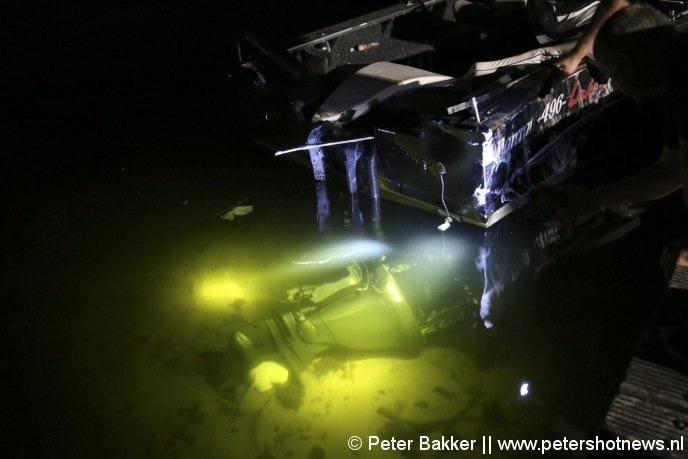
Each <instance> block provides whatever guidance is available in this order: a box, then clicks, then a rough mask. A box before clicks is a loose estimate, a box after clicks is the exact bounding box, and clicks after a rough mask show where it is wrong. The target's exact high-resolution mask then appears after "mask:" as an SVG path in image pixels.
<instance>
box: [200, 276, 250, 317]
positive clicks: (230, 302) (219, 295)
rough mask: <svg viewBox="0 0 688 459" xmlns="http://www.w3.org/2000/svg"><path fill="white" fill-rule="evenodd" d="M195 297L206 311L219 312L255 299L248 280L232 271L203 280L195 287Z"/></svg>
mask: <svg viewBox="0 0 688 459" xmlns="http://www.w3.org/2000/svg"><path fill="white" fill-rule="evenodd" d="M194 297H195V299H196V301H197V302H198V303H199V304H200V305H202V306H203V307H204V308H205V309H209V310H217V311H219V310H223V309H228V308H232V307H234V308H236V307H237V306H240V305H241V304H243V303H245V302H246V301H248V300H251V299H253V298H252V297H253V295H252V289H251V288H250V286H249V283H248V282H247V280H246V279H245V278H242V277H241V276H237V275H236V274H235V273H233V272H231V271H222V272H211V273H209V274H208V275H207V276H205V277H203V278H201V279H200V280H199V281H198V282H197V283H196V285H195V287H194Z"/></svg>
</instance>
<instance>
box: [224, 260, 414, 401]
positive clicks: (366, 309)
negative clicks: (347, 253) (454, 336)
mask: <svg viewBox="0 0 688 459" xmlns="http://www.w3.org/2000/svg"><path fill="white" fill-rule="evenodd" d="M347 269H348V271H349V274H348V275H347V276H346V277H343V278H341V279H339V280H337V281H335V282H331V283H326V284H322V285H319V286H315V287H304V288H300V289H296V290H294V291H292V292H291V294H290V297H289V299H290V301H293V302H294V303H295V305H297V306H298V307H296V308H294V309H292V310H290V311H287V312H283V313H281V314H279V315H277V316H275V317H272V318H270V319H268V320H265V321H263V322H261V323H258V324H255V325H252V326H250V327H247V328H246V329H244V330H242V331H239V332H236V333H235V334H234V335H233V336H232V339H231V342H232V345H233V346H234V347H235V348H236V349H237V350H238V351H239V353H240V354H241V356H242V357H243V359H244V361H245V362H246V363H247V365H248V367H249V368H252V369H255V368H258V367H259V366H260V365H261V364H262V363H265V362H278V363H280V364H283V365H286V366H287V367H289V368H291V369H292V370H294V371H296V372H299V371H301V370H303V369H305V368H306V367H307V366H308V365H309V364H310V362H311V361H312V360H313V359H314V358H315V357H316V356H317V355H319V354H322V353H323V352H325V351H328V350H330V349H341V350H345V351H346V350H349V351H357V352H373V353H379V352H382V353H390V352H397V353H398V352H401V353H414V352H416V351H418V350H419V349H420V346H421V344H422V341H423V339H422V333H421V329H420V327H419V324H418V320H417V318H416V314H415V313H414V311H413V310H412V309H411V306H409V304H408V303H407V302H406V300H405V299H404V297H403V295H402V293H401V291H400V290H399V288H398V286H397V284H396V282H395V280H394V278H393V276H392V274H391V273H390V272H389V269H388V268H387V267H386V266H385V265H384V264H382V263H380V262H377V263H354V264H352V265H350V266H348V267H347ZM267 388H269V387H267Z"/></svg>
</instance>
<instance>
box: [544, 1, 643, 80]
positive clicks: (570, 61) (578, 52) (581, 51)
mask: <svg viewBox="0 0 688 459" xmlns="http://www.w3.org/2000/svg"><path fill="white" fill-rule="evenodd" d="M629 5H630V3H629V1H628V0H602V1H601V3H600V5H599V6H598V7H597V11H595V15H594V16H593V17H592V20H591V21H590V24H589V25H588V28H587V29H586V30H585V33H584V34H583V36H582V37H581V39H580V40H579V41H578V43H577V44H576V46H575V47H574V48H573V49H572V50H571V51H569V52H568V53H566V54H565V55H564V56H563V57H562V58H561V59H559V60H558V61H557V67H558V68H559V69H560V70H561V72H562V73H564V74H565V75H571V74H572V73H573V72H575V71H576V69H577V68H578V65H580V63H581V61H582V60H583V59H584V58H585V56H587V55H588V53H590V52H591V51H592V48H593V45H594V44H595V38H596V37H597V32H599V30H600V28H601V27H602V24H604V22H605V21H606V20H607V19H608V18H609V17H610V16H612V15H613V14H614V13H616V12H617V11H619V10H620V9H622V8H624V7H626V6H629Z"/></svg>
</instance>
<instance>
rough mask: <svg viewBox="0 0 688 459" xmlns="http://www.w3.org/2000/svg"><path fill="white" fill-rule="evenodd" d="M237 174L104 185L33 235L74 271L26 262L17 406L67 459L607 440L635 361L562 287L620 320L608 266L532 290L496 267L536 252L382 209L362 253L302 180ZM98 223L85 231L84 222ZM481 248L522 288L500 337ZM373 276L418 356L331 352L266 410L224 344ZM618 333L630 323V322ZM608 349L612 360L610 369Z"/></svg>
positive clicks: (123, 179)
mask: <svg viewBox="0 0 688 459" xmlns="http://www.w3.org/2000/svg"><path fill="white" fill-rule="evenodd" d="M225 171H226V169H225V170H223V171H217V173H216V174H215V175H213V174H212V173H210V172H208V171H207V170H204V171H203V173H202V174H199V177H198V179H193V178H186V179H185V180H182V181H180V180H178V179H177V180H174V181H172V182H173V183H174V184H175V186H170V182H171V180H170V179H169V178H167V177H159V176H156V175H155V174H147V175H146V174H141V176H140V177H137V176H132V177H129V176H117V177H116V178H107V179H99V180H94V181H93V182H92V183H85V184H83V185H81V187H82V188H85V189H97V190H98V193H97V194H95V193H83V192H82V189H81V188H80V189H75V190H74V192H73V193H72V194H71V195H70V196H69V202H70V205H71V208H72V209H73V210H72V211H71V212H72V213H68V214H65V213H58V212H56V213H55V214H49V213H39V212H36V217H35V218H34V220H32V221H31V225H28V224H27V227H34V228H36V231H38V232H40V233H41V234H49V232H48V231H43V229H47V228H50V231H51V232H52V235H53V236H52V237H53V238H54V240H55V241H59V243H55V244H54V247H52V246H51V247H52V251H51V252H50V253H51V255H52V256H55V257H57V258H59V259H60V260H62V261H63V263H62V264H61V266H63V268H62V269H59V270H58V269H54V266H55V265H54V264H46V263H36V262H35V261H36V259H35V258H34V259H27V260H26V263H25V264H26V272H31V273H32V276H30V277H29V276H26V279H27V280H26V283H25V285H24V287H23V288H21V289H20V290H17V291H16V292H15V297H16V299H17V302H18V303H21V304H24V305H25V306H24V307H23V308H20V309H19V310H18V313H17V314H18V317H19V319H17V320H15V321H14V326H15V330H16V332H17V333H18V334H21V335H22V336H23V337H24V338H25V339H26V341H27V342H28V343H31V344H30V346H31V347H29V348H28V349H30V352H29V355H30V358H27V359H23V360H22V361H20V362H19V363H18V364H19V365H20V366H21V367H22V368H23V373H22V375H23V376H22V377H24V375H25V374H29V375H30V377H29V379H30V380H31V381H32V383H31V385H29V386H27V387H26V388H24V389H18V391H19V392H18V394H19V395H18V400H21V401H22V402H21V405H20V408H17V411H21V412H22V416H24V419H25V420H27V419H28V420H30V422H29V424H30V425H32V426H33V427H36V426H38V427H39V428H42V429H43V432H45V437H44V438H48V439H50V442H51V443H52V445H54V448H55V449H56V450H58V451H68V452H69V453H70V455H72V456H74V457H93V456H94V455H96V454H98V455H100V456H103V455H104V456H112V457H125V456H126V457H144V456H145V457H261V458H270V457H274V458H282V457H294V458H309V457H312V458H320V457H350V456H351V457H354V456H353V454H352V453H350V452H349V450H348V448H347V446H346V441H347V439H348V438H349V437H350V436H352V435H359V436H361V437H362V438H366V437H367V436H368V435H378V436H380V437H381V438H391V437H392V436H395V437H396V438H399V439H412V438H417V437H418V436H419V435H427V436H430V437H432V438H440V437H441V436H442V435H445V436H452V435H453V436H454V437H455V438H459V437H460V438H468V439H470V438H479V437H480V436H481V435H492V436H493V437H496V438H539V437H543V436H547V437H550V438H560V437H563V436H564V435H567V436H568V437H569V438H571V437H572V436H576V435H581V432H580V430H579V429H577V428H574V427H571V425H576V426H579V427H581V428H582V429H581V430H583V431H585V432H587V433H590V432H591V431H592V430H593V429H594V426H595V424H596V423H597V422H598V421H599V419H600V416H601V415H602V414H603V412H604V410H605V408H606V405H605V404H606V403H607V402H608V401H609V397H610V396H611V394H613V391H614V384H616V381H615V380H613V377H615V376H618V373H620V372H622V371H623V365H624V362H623V357H619V356H618V351H619V347H623V346H622V345H621V344H616V345H609V342H608V340H611V339H612V338H608V337H607V333H608V332H607V328H609V327H608V326H606V325H600V324H609V323H611V318H616V317H617V314H618V311H617V312H614V311H605V310H604V309H603V308H601V307H595V306H596V304H595V303H594V301H593V300H594V298H593V297H592V296H586V295H585V294H583V295H579V296H578V298H576V300H577V301H582V302H584V303H585V304H582V305H580V304H579V306H581V307H580V308H570V307H569V306H568V303H567V301H569V300H568V299H567V298H569V297H572V296H573V295H572V291H573V290H568V291H567V290H566V285H567V284H566V282H571V279H573V278H578V279H585V282H587V283H588V288H589V289H590V290H591V291H593V292H595V295H597V296H598V297H599V302H600V303H599V304H607V305H608V304H614V299H613V298H614V297H613V296H610V294H609V293H608V292H613V291H617V292H618V291H620V290H621V286H620V285H612V286H610V285H609V283H610V282H612V283H613V282H614V281H612V280H610V279H603V277H602V276H598V277H594V278H593V277H591V278H590V279H588V278H587V277H586V276H587V275H588V274H589V273H592V274H594V273H597V274H598V275H599V274H600V272H602V271H604V270H606V269H607V268H608V267H609V266H611V265H610V263H607V262H605V261H604V260H602V261H599V260H598V259H594V260H595V261H596V262H598V263H599V267H598V268H595V266H594V264H590V263H589V262H590V261H591V260H592V259H584V260H583V261H582V263H583V264H584V265H585V264H586V263H587V264H588V265H589V266H591V268H590V269H589V273H588V272H586V273H583V274H581V270H580V268H579V267H568V268H567V267H566V266H564V267H562V268H558V269H557V270H555V272H554V273H549V277H545V278H544V280H542V278H538V280H537V281H535V282H534V281H533V276H529V275H527V269H526V270H524V271H520V272H521V274H519V275H514V276H512V277H506V276H503V275H502V274H500V273H502V271H500V269H501V267H502V266H503V267H506V266H507V265H509V266H511V267H512V268H513V267H514V266H516V267H518V266H517V265H518V264H516V265H514V263H512V262H511V260H524V258H523V256H522V251H523V250H525V249H528V247H531V248H532V245H531V246H526V245H525V241H528V240H530V241H532V240H533V239H532V234H531V235H530V236H527V237H526V235H523V237H521V236H519V234H520V233H519V234H516V233H514V234H511V233H510V232H509V231H507V232H506V233H501V234H497V235H496V236H494V237H492V238H491V236H489V235H486V234H485V233H484V232H483V231H482V230H479V229H477V228H473V227H466V226H461V225H452V228H450V229H449V230H448V231H447V232H445V233H440V232H438V231H437V224H438V218H437V217H436V216H433V215H425V214H421V213H419V212H417V211H415V210H411V209H405V208H400V207H397V206H395V205H389V204H384V205H383V214H382V215H383V220H382V226H383V230H384V232H385V235H386V240H385V242H384V244H381V243H375V244H372V245H371V244H369V243H362V242H361V237H360V236H359V235H356V236H354V235H353V234H350V233H347V232H346V231H342V232H340V233H338V234H337V233H336V231H335V232H333V233H329V234H328V233H322V232H319V231H318V230H317V228H316V226H317V225H316V224H315V220H314V218H313V206H314V204H315V203H314V197H313V195H312V187H311V181H310V177H309V176H308V174H305V173H304V174H303V175H302V176H300V178H301V179H303V180H292V177H295V176H298V174H299V171H300V170H299V169H293V170H292V169H289V168H288V167H286V166H285V167H284V168H282V169H281V170H280V174H284V175H283V176H284V177H287V178H286V179H283V180H282V181H281V182H275V180H274V176H270V175H265V176H258V177H257V178H255V180H254V182H255V183H243V184H240V185H241V186H237V185H236V183H235V182H232V181H230V180H227V178H226V176H225V174H226V172H225ZM301 183H302V184H303V189H301V188H299V187H300V186H301V185H299V184H301ZM295 184H297V185H295ZM290 187H291V188H290ZM45 195H46V196H48V195H49V193H45ZM280 195H285V196H288V197H287V198H284V199H282V198H277V197H276V196H280ZM246 196H248V197H249V198H248V200H247V204H250V205H254V206H255V207H254V210H253V211H252V212H251V213H250V214H247V215H243V216H238V217H237V218H235V219H234V220H232V221H229V220H222V219H220V218H218V217H217V215H216V214H217V212H218V211H219V210H221V209H225V208H226V207H227V205H228V204H231V203H236V202H239V201H240V200H242V199H244V198H245V197H246ZM45 199H47V200H46V201H41V202H40V203H38V202H36V203H34V204H35V205H36V206H38V205H39V204H40V206H42V207H37V208H51V207H56V206H57V205H58V204H59V202H58V201H59V200H60V199H63V198H61V197H53V198H50V197H47V198H45ZM341 199H342V201H346V198H341ZM334 204H335V205H337V202H336V201H335V202H334ZM348 204H349V203H348V202H343V203H342V204H341V206H340V207H342V208H346V207H348ZM86 212H87V213H88V215H89V216H91V217H92V218H89V219H83V218H81V219H80V218H79V216H80V215H82V214H84V213H86ZM336 215H337V213H336V209H335V211H334V212H333V218H336ZM38 216H40V218H39V217H38ZM506 222H507V220H505V221H504V223H506ZM522 226H527V225H517V227H519V228H520V227H522ZM534 226H535V227H536V228H541V227H539V226H538V225H534ZM502 228H504V229H506V228H507V226H503V227H502ZM546 234H550V233H546ZM528 237H530V238H531V239H528ZM535 240H536V242H537V241H538V240H539V239H537V238H536V239H535ZM486 243H487V248H488V249H489V250H491V253H492V255H493V256H494V255H498V254H501V255H502V256H503V257H506V258H502V259H501V261H500V259H498V258H492V259H491V260H485V263H486V264H485V266H488V265H489V266H493V267H497V268H499V269H495V270H494V272H495V273H496V274H495V276H496V277H495V278H497V277H501V278H503V279H504V280H505V281H506V280H507V279H508V280H509V281H513V283H512V284H511V286H506V285H503V286H502V288H501V290H499V292H498V294H497V295H495V297H494V299H495V301H497V300H498V301H500V302H501V304H502V306H499V308H498V309H500V308H501V312H500V313H499V314H497V316H498V319H496V320H495V321H494V324H495V326H494V327H493V328H491V329H487V328H486V327H485V326H484V321H483V318H482V317H481V314H480V311H481V299H482V298H484V295H483V292H484V288H485V285H484V273H482V272H480V271H479V270H478V269H477V268H476V260H477V259H478V258H479V256H480V254H481V253H484V251H485V248H486V246H485V244H486ZM536 246H537V244H536ZM332 248H337V250H339V251H337V250H335V251H334V252H333V251H332ZM341 248H345V250H344V251H341ZM538 256H539V255H538V254H537V253H532V254H531V258H530V260H531V264H530V265H528V264H527V263H526V264H524V265H523V268H528V266H530V267H532V266H535V265H536V264H537V259H538ZM361 257H364V258H369V257H372V258H373V259H376V260H380V259H381V258H382V257H384V260H383V262H384V265H385V266H387V267H388V268H389V270H390V273H391V274H392V276H394V279H395V282H396V284H397V285H398V288H399V292H400V295H401V297H403V299H404V300H405V301H406V302H408V303H409V305H410V306H411V307H412V308H413V310H414V311H415V312H416V313H417V316H416V317H417V320H418V326H419V327H421V329H422V330H423V335H424V339H425V341H424V343H423V346H422V347H420V349H418V350H416V351H415V352H413V353H410V354H409V353H405V354H400V353H399V352H386V351H385V350H384V349H377V350H375V351H374V352H362V351H361V350H360V349H359V350H355V351H348V352H347V351H346V349H339V348H333V349H331V350H329V351H328V352H324V353H321V354H318V355H316V356H314V358H313V359H312V360H311V361H310V362H308V364H307V365H306V366H305V368H304V369H303V370H301V371H294V370H292V369H290V375H289V380H288V381H287V383H286V384H277V385H275V387H273V388H272V389H271V390H268V391H265V392H259V391H256V390H254V389H253V388H252V387H251V381H250V378H249V372H248V370H249V369H248V368H246V367H243V366H242V365H241V362H240V361H239V359H238V358H237V357H236V356H235V355H234V354H233V353H232V352H230V346H229V344H230V337H231V336H232V335H233V334H234V333H235V332H237V331H240V330H244V329H246V328H247V327H249V328H251V327H253V326H254V324H259V323H261V322H263V321H265V320H267V319H269V318H272V317H274V316H276V315H278V314H283V313H287V312H289V311H291V310H292V309H293V306H294V304H293V302H291V301H289V292H290V291H292V289H294V288H299V287H302V286H306V285H322V284H323V283H328V282H335V281H337V280H338V279H341V278H343V277H345V276H346V275H347V270H346V266H349V265H350V264H351V263H352V262H354V261H359V260H360V258H361ZM314 261H315V263H313V262H314ZM526 265H528V266H526ZM612 265H613V264H612ZM505 269H506V268H505ZM514 269H516V268H514ZM519 269H520V268H519ZM630 269H636V268H635V267H634V266H631V268H630ZM515 272H516V271H514V273H515ZM559 272H560V273H561V274H560V277H558V276H559V274H557V273H559ZM524 273H526V274H524ZM572 273H578V274H575V275H572ZM592 274H591V275H592ZM576 276H578V277H576ZM600 279H603V281H601V280H600ZM550 286H552V287H550ZM562 286H563V287H562ZM574 290H575V289H574ZM388 293H390V292H388ZM390 295H391V293H390ZM605 295H607V296H605ZM393 298H394V295H392V299H393ZM582 311H584V313H583V312H582ZM624 314H625V315H624V316H621V315H620V314H619V317H621V320H622V321H623V320H629V321H631V320H633V317H634V316H633V314H629V312H628V311H624ZM637 315H638V314H635V316H636V317H637ZM42 324H49V327H47V326H45V325H42ZM361 325H362V326H363V325H365V324H361ZM619 329H620V330H621V331H620V332H619V333H624V330H628V329H629V326H625V328H624V326H623V324H622V325H620V326H619ZM353 335H354V337H355V333H354V334H353ZM616 338H618V336H616V337H615V338H614V339H616ZM614 342H619V343H621V342H625V343H627V344H626V345H625V346H626V348H630V347H632V345H633V343H632V339H628V340H626V341H623V340H622V341H619V340H616V341H614ZM601 343H603V344H605V345H607V346H608V348H607V349H605V350H604V351H598V349H599V348H600V345H601ZM628 343H630V344H628ZM28 346H29V345H28V344H27V347H28ZM614 346H616V347H614ZM397 351H398V350H397ZM596 353H597V354H599V355H598V356H597V357H595V358H594V359H592V358H590V356H591V355H595V354H596ZM585 362H590V363H589V366H588V367H586V366H585ZM601 362H603V363H604V364H607V363H609V362H617V363H615V364H613V365H611V366H609V367H608V368H615V369H616V370H614V371H612V370H611V369H610V370H608V371H606V373H605V372H602V373H604V374H602V375H601V376H600V380H599V381H598V380H595V379H593V378H591V375H597V374H599V373H600V371H599V368H598V367H597V365H602V363H601ZM526 384H527V390H525V389H524V388H525V387H526ZM45 407H48V409H47V410H46V409H45ZM36 413H40V414H41V415H40V416H39V415H36ZM18 425H19V424H18ZM23 435H26V437H25V440H27V442H26V444H29V445H30V444H31V443H30V442H29V441H28V440H29V434H28V433H26V434H23ZM41 446H43V443H41ZM27 448H28V449H27V450H26V451H29V452H31V447H30V446H29V447H27ZM414 454H415V453H414ZM457 454H458V453H457V452H448V453H446V454H445V456H446V457H456V456H457ZM402 455H403V454H402V452H399V451H397V452H393V451H386V452H384V453H380V451H379V450H377V451H371V452H368V451H360V452H359V453H358V455H357V457H402ZM461 455H462V457H475V455H473V456H472V455H471V454H469V453H467V452H462V453H461ZM495 455H496V454H495ZM404 457H406V456H404ZM411 457H414V456H413V455H412V456H411ZM417 457H443V456H441V455H439V454H434V453H433V454H430V453H423V454H419V455H418V456H417ZM497 457H499V456H497ZM501 457H513V454H503V455H502V456H501Z"/></svg>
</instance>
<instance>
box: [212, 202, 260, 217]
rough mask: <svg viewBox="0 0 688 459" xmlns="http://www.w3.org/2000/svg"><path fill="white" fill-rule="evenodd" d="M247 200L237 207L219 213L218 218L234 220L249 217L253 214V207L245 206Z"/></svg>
mask: <svg viewBox="0 0 688 459" xmlns="http://www.w3.org/2000/svg"><path fill="white" fill-rule="evenodd" d="M244 201H246V200H245V199H244V200H242V201H240V202H239V203H238V204H237V205H235V206H232V207H229V208H227V209H224V210H222V211H220V212H218V214H217V216H218V217H220V218H221V219H223V220H230V221H232V220H234V219H235V218H236V217H239V216H242V215H248V214H250V213H251V212H253V206H243V205H242V204H243V203H244Z"/></svg>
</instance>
